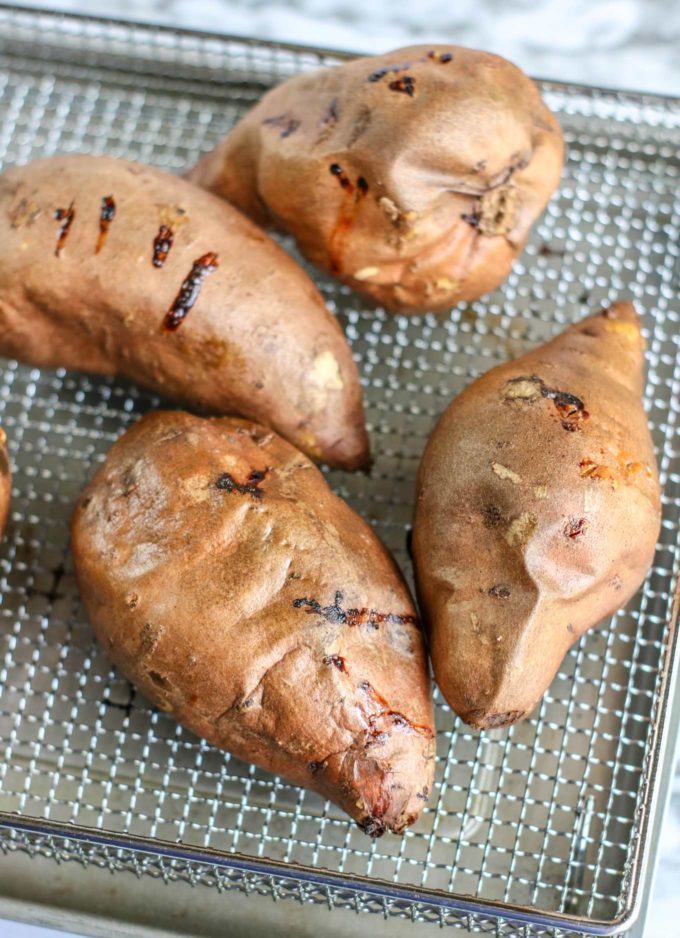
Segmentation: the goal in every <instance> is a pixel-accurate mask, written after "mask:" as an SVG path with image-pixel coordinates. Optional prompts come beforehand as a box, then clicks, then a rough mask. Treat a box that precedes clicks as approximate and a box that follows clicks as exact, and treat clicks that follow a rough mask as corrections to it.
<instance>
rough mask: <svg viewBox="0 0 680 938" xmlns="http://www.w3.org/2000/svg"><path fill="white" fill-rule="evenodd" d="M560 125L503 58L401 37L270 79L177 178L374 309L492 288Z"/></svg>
mask: <svg viewBox="0 0 680 938" xmlns="http://www.w3.org/2000/svg"><path fill="white" fill-rule="evenodd" d="M563 149H564V146H563V139H562V133H561V131H560V128H559V125H558V123H557V121H556V119H555V118H554V116H553V115H552V114H551V112H550V111H549V110H548V108H547V107H546V105H545V104H544V103H543V101H542V99H541V96H540V94H539V92H538V89H537V87H536V86H535V85H534V83H533V82H532V81H531V80H530V79H529V78H527V76H526V75H525V74H524V73H523V72H522V71H521V70H520V69H518V68H517V67H516V66H514V65H512V64H511V63H510V62H508V61H506V60H505V59H502V58H500V57H499V56H497V55H492V54H490V53H487V52H478V51H475V50H473V49H465V48H462V47H460V46H443V45H441V46H411V47H409V48H406V49H397V50H396V51H394V52H390V53H388V54H387V55H381V56H374V57H370V58H360V59H355V60H352V61H350V62H348V63H346V64H343V65H341V66H339V67H336V68H328V69H324V70H322V71H316V72H312V73H307V74H303V75H300V76H297V77H295V78H292V79H290V80H289V81H287V82H285V83H284V84H282V85H280V86H279V87H277V88H274V89H273V90H272V91H270V92H269V93H268V94H266V95H265V96H264V98H263V99H262V100H261V101H260V103H259V104H258V105H257V106H256V107H254V108H253V109H252V110H251V111H249V112H248V114H246V116H245V117H244V118H243V119H242V120H241V121H240V123H238V124H237V125H236V127H235V128H234V129H233V130H232V131H231V132H230V133H229V135H228V136H227V137H226V138H225V139H224V140H223V141H222V142H221V143H220V144H219V145H218V146H217V147H216V149H215V150H213V151H212V152H211V153H209V154H207V155H206V156H205V157H204V158H203V159H202V160H201V161H200V162H199V163H198V164H197V166H196V167H194V169H193V170H192V171H191V172H190V174H189V177H190V178H191V179H193V181H195V182H197V183H199V184H200V185H203V186H205V187H206V188H208V189H211V190H212V191H213V192H216V193H218V194H219V195H222V196H224V198H226V199H228V200H229V201H230V202H232V203H233V204H234V205H236V206H238V207H239V208H240V209H242V210H243V211H244V212H246V214H248V215H250V217H251V218H253V219H254V220H255V221H257V222H258V223H259V224H261V225H268V224H272V225H276V226H278V227H279V228H282V229H283V230H285V231H288V232H290V233H291V234H292V235H293V236H294V237H295V238H296V240H297V242H298V245H299V247H300V249H301V250H302V252H303V253H304V254H305V255H306V256H307V257H308V258H309V259H310V260H311V261H312V262H313V263H315V264H316V265H317V266H318V267H320V268H321V269H322V270H324V271H327V272H328V273H331V274H333V275H334V276H336V277H339V278H340V279H341V280H342V281H344V282H345V283H347V284H349V285H350V286H352V287H353V288H354V289H355V290H358V291H359V292H361V293H364V294H366V295H368V296H369V297H371V298H372V299H373V300H374V301H376V302H378V303H381V304H383V305H384V306H386V307H388V308H389V309H392V310H396V311H399V312H420V311H424V310H431V309H434V310H436V309H445V308H447V307H450V306H451V305H452V304H453V303H455V302H458V301H460V300H471V299H475V298H476V297H479V296H480V295H481V294H483V293H486V292H488V291H489V290H492V289H494V288H495V287H497V286H498V285H499V284H500V283H502V281H503V280H504V279H505V278H506V276H507V275H508V273H509V271H510V267H511V265H512V262H513V260H514V259H515V257H516V256H517V254H518V253H519V252H520V251H521V250H522V248H523V246H524V244H525V242H526V239H527V237H528V234H529V230H530V228H531V225H532V224H533V222H534V221H535V220H536V218H537V217H538V215H539V214H540V213H541V212H542V210H543V208H544V207H545V204H546V203H547V201H548V199H549V198H550V195H551V194H552V192H553V191H554V189H555V188H556V186H557V184H558V181H559V176H560V172H561V168H562V163H563V159H564V154H563Z"/></svg>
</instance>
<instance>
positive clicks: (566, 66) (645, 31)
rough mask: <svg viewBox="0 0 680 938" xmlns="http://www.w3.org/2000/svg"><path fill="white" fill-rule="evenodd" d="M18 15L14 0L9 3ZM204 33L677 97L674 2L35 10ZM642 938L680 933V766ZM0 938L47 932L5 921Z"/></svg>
mask: <svg viewBox="0 0 680 938" xmlns="http://www.w3.org/2000/svg"><path fill="white" fill-rule="evenodd" d="M14 2H16V3H17V5H21V4H20V2H19V0H14ZM24 5H27V6H42V7H44V8H48V9H57V10H65V11H73V12H82V13H91V14H94V15H99V16H113V17H117V18H127V19H132V20H138V21H145V22H155V23H164V24H168V25H172V26H178V27H184V28H189V29H200V30H204V31H212V32H221V33H231V34H237V35H251V36H257V37H258V38H264V39H278V40H285V41H291V42H299V43H309V44H312V45H313V44H316V45H324V46H327V47H331V48H338V49H351V50H356V51H358V52H364V51H365V52H381V51H385V50H387V49H390V48H393V47H395V46H399V45H405V44H408V43H413V42H417V41H422V42H426V41H442V37H447V38H449V39H451V40H453V41H455V42H456V43H460V44H461V45H468V46H472V47H477V48H482V49H488V50H490V51H493V52H498V53H500V54H501V55H504V56H506V57H507V58H509V59H511V60H512V61H514V62H516V63H517V64H518V65H520V66H521V67H522V68H523V69H524V70H525V71H527V72H528V73H530V74H532V75H536V76H540V77H544V78H554V79H562V80H566V81H578V82H584V83H587V84H594V85H601V86H607V87H619V88H629V89H633V88H634V89H638V90H644V91H654V92H659V93H662V94H671V95H678V96H680V52H679V49H680V2H679V0H456V3H455V4H452V3H451V2H450V0H417V2H416V3H413V4H405V3H395V2H394V0H371V3H364V2H362V0H292V2H285V0H278V2H277V0H257V2H255V0H35V2H30V3H25V4H24ZM659 856H660V859H659V869H658V874H657V880H656V885H655V890H654V894H653V897H652V900H651V906H650V910H649V914H648V918H647V927H646V929H645V936H644V938H671V936H672V935H674V934H677V933H678V932H679V931H680V925H678V924H676V925H672V924H671V923H673V922H676V923H678V922H680V761H679V762H678V766H677V770H676V774H675V781H674V786H673V790H672V794H671V804H670V808H669V811H668V813H667V815H666V819H665V822H664V825H663V829H662V835H661V842H660V844H659ZM0 934H1V935H2V936H3V938H48V936H50V938H51V936H54V938H56V935H57V934H61V935H63V933H62V932H60V933H56V932H49V931H47V930H45V929H42V928H40V929H38V928H33V927H31V926H24V925H22V926H19V925H16V926H15V925H13V924H12V923H9V922H3V921H0Z"/></svg>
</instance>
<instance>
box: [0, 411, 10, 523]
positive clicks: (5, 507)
mask: <svg viewBox="0 0 680 938" xmlns="http://www.w3.org/2000/svg"><path fill="white" fill-rule="evenodd" d="M11 495H12V472H11V469H10V464H9V454H8V452H7V436H6V434H5V431H4V430H2V429H1V428H0V539H1V538H3V537H4V536H5V528H6V527H7V519H8V518H9V507H10V497H11Z"/></svg>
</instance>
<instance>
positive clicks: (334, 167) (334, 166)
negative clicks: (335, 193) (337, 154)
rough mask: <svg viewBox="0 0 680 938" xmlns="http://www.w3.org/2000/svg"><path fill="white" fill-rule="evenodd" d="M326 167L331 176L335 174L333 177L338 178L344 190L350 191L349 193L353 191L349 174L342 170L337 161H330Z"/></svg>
mask: <svg viewBox="0 0 680 938" xmlns="http://www.w3.org/2000/svg"><path fill="white" fill-rule="evenodd" d="M328 169H329V171H330V174H331V176H335V178H336V179H337V180H338V182H339V183H340V185H341V186H342V188H343V189H344V190H345V192H350V193H351V192H354V186H353V184H352V182H351V180H350V178H349V176H348V175H347V173H346V172H345V171H344V169H343V168H342V166H341V165H340V164H339V163H331V165H330V166H329V167H328Z"/></svg>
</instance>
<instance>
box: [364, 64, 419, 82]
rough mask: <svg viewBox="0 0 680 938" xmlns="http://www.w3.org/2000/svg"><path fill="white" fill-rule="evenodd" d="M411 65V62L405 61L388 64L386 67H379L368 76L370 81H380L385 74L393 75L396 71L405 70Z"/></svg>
mask: <svg viewBox="0 0 680 938" xmlns="http://www.w3.org/2000/svg"><path fill="white" fill-rule="evenodd" d="M410 67H411V62H405V63H404V64H403V65H386V66H385V67H384V68H379V69H377V70H376V71H375V72H371V74H370V75H369V76H368V81H370V82H376V81H380V80H381V79H382V78H384V77H385V75H391V74H393V73H396V72H405V71H406V69H407V68H410Z"/></svg>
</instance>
